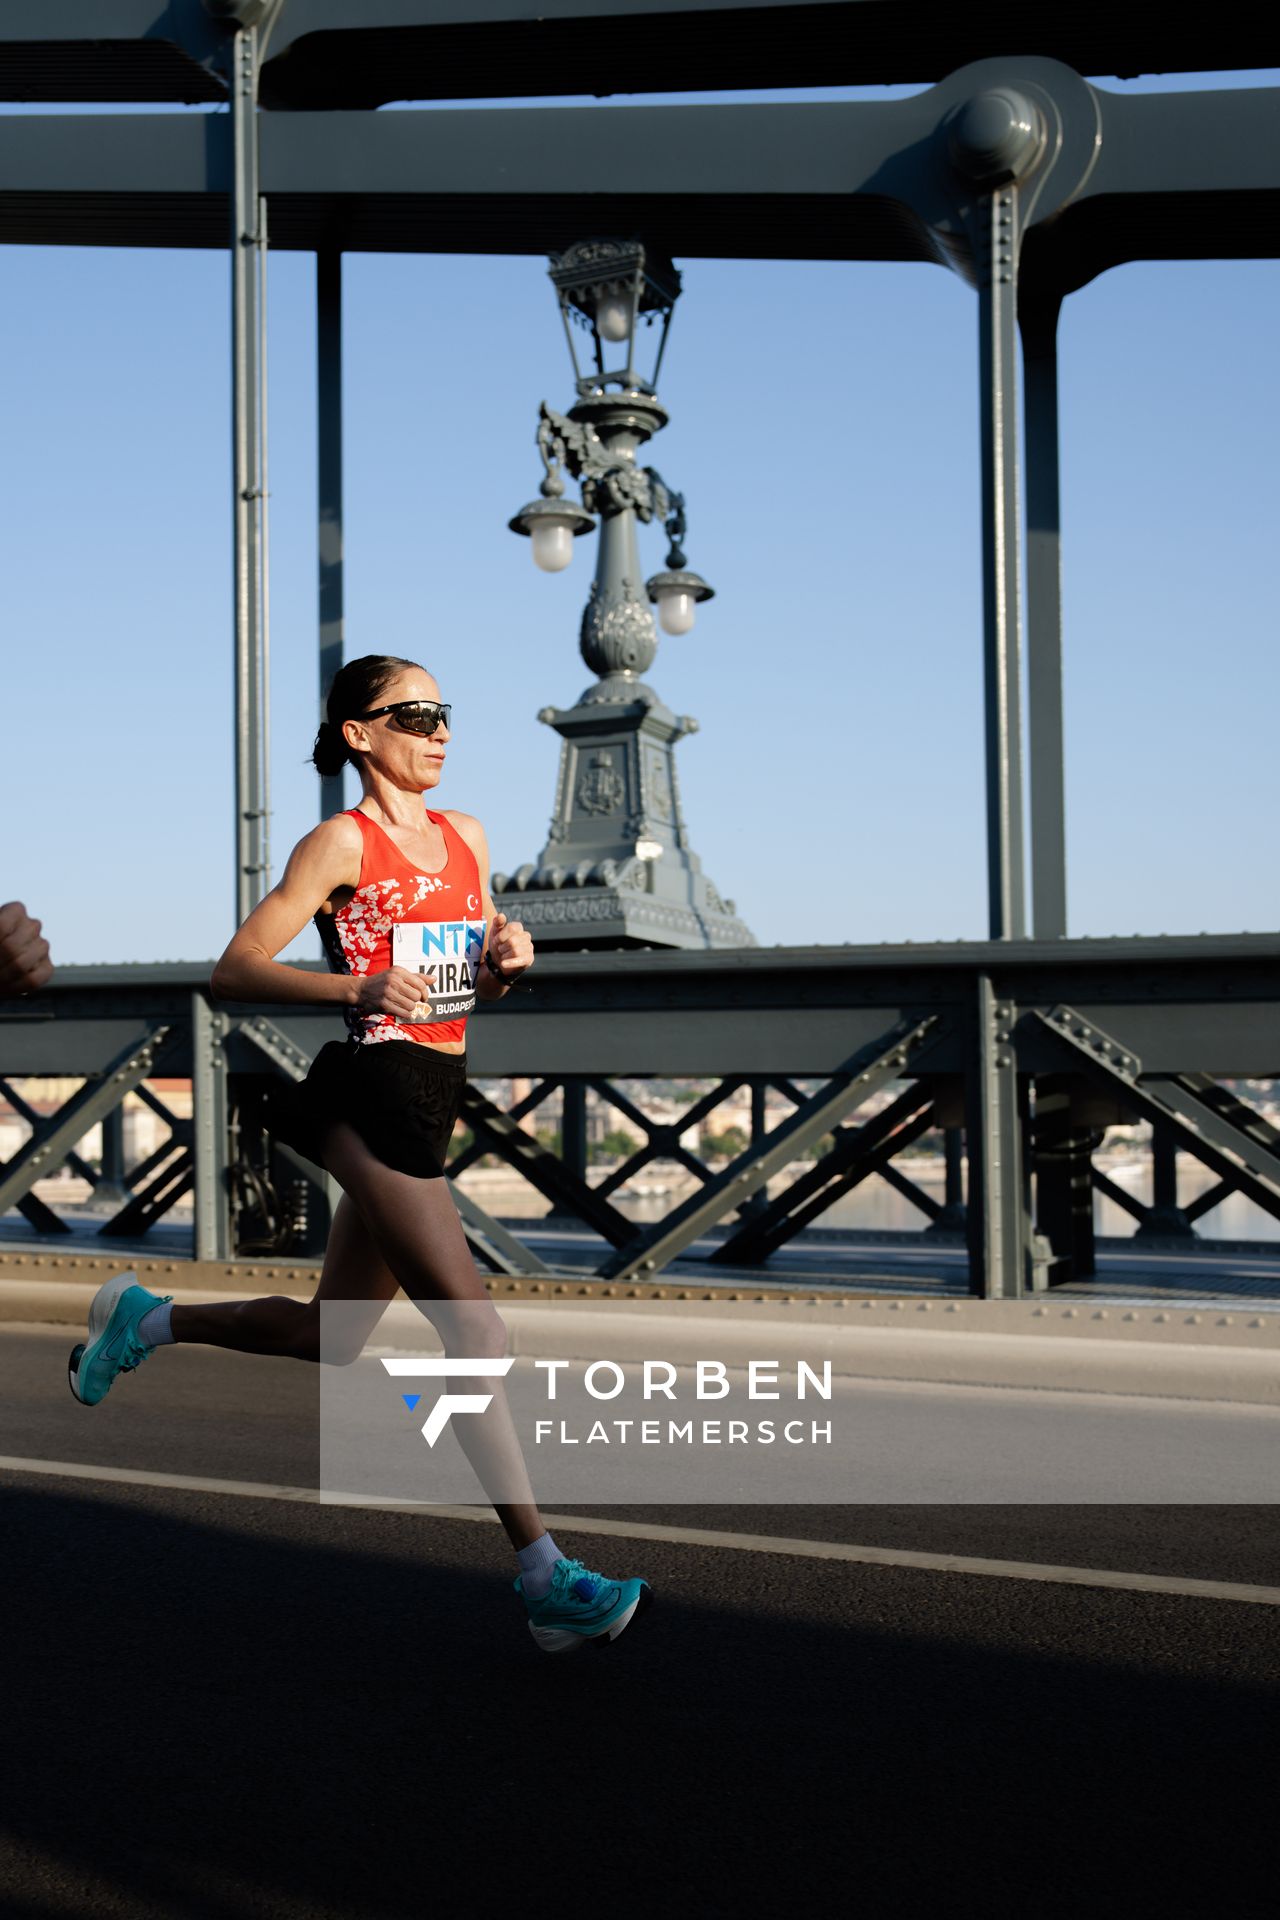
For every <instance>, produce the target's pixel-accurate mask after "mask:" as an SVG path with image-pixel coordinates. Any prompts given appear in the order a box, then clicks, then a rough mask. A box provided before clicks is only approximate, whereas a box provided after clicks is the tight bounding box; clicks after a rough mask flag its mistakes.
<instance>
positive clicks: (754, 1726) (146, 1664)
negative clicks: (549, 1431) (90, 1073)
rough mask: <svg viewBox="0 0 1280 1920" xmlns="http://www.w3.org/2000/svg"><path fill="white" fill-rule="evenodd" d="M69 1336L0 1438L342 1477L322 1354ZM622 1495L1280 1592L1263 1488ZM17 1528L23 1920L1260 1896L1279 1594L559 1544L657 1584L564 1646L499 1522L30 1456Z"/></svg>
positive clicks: (25, 1362)
mask: <svg viewBox="0 0 1280 1920" xmlns="http://www.w3.org/2000/svg"><path fill="white" fill-rule="evenodd" d="M68 1344H69V1342H68V1340H67V1338H66V1335H65V1333H62V1334H48V1333H25V1332H19V1331H11V1332H5V1333H4V1334H2V1335H0V1409H2V1410H3V1411H2V1412H0V1453H4V1454H7V1455H17V1456H21V1457H23V1458H28V1459H31V1460H33V1461H36V1460H42V1461H49V1460H55V1461H79V1462H90V1463H96V1464H99V1465H103V1466H107V1467H110V1466H113V1465H114V1466H116V1467H121V1466H129V1467H135V1468H140V1469H144V1470H147V1471H151V1472H156V1473H171V1474H175V1473H185V1474H192V1475H200V1476H204V1477H208V1478H211V1479H217V1478H224V1479H228V1480H241V1481H245V1480H252V1481H258V1482H271V1483H280V1484H284V1485H290V1486H302V1487H305V1486H308V1485H314V1484H315V1480H316V1464H317V1462H316V1436H315V1416H316V1409H317V1404H318V1380H317V1375H316V1372H315V1370H313V1369H309V1368H305V1367H302V1366H298V1365H290V1364H288V1363H277V1362H271V1361H264V1360H256V1359H250V1358H243V1357H240V1356H234V1355H228V1354H222V1353H215V1352H209V1351H204V1350H196V1349H187V1350H184V1351H183V1352H181V1353H169V1352H166V1353H163V1354H160V1355H157V1356H156V1357H155V1359H153V1360H151V1361H149V1362H148V1363H147V1365H146V1367H145V1368H144V1369H143V1370H141V1371H140V1372H139V1373H138V1374H137V1375H136V1376H134V1377H133V1378H131V1379H127V1380H124V1381H122V1382H121V1383H120V1384H119V1386H118V1388H117V1389H116V1390H115V1392H113V1395H112V1397H111V1399H110V1400H109V1401H108V1402H106V1403H105V1404H104V1405H103V1406H102V1407H101V1408H98V1409H94V1410H89V1409H85V1408H82V1407H79V1406H78V1405H77V1404H76V1403H75V1402H74V1401H73V1400H72V1399H71V1397H70V1395H69V1394H68V1392H67V1389H66V1385H65V1376H64V1371H63V1361H64V1357H65V1355H64V1349H65V1348H66V1347H67V1345H68ZM583 1511H585V1510H583ZM611 1511H612V1517H614V1518H617V1517H619V1516H618V1513H617V1510H611ZM627 1512H628V1514H629V1515H630V1517H631V1518H632V1519H642V1518H643V1519H647V1520H650V1521H669V1522H671V1523H672V1524H673V1525H675V1526H688V1525H690V1524H692V1525H696V1526H704V1527H715V1528H720V1529H724V1530H725V1531H728V1532H738V1531H742V1530H749V1531H751V1532H755V1533H773V1534H775V1535H782V1536H785V1537H789V1538H798V1537H803V1538H805V1539H809V1540H820V1539H821V1540H835V1541H840V1540H843V1541H851V1542H859V1543H863V1544H879V1545H884V1546H894V1547H908V1548H914V1549H917V1550H921V1551H939V1552H951V1553H964V1554H973V1555H982V1556H986V1557H990V1558H997V1559H1006V1560H1018V1561H1038V1562H1050V1563H1054V1564H1065V1565H1071V1566H1077V1567H1090V1568H1101V1569H1107V1570H1110V1571H1112V1572H1117V1571H1119V1572H1136V1573H1144V1572H1146V1573H1164V1574H1172V1575H1181V1576H1187V1577H1191V1578H1199V1579H1214V1580H1223V1581H1235V1582H1253V1583H1258V1584H1264V1585H1270V1586H1277V1585H1280V1519H1278V1517H1277V1509H1276V1508H1274V1507H1267V1506H1251V1507H1241V1506H1224V1507H1195V1508H1187V1507H1159V1508H1150V1507H1145V1508H1144V1507H1117V1508H1108V1507H1099V1506H1088V1507H1071V1506H1042V1505H1036V1506H1024V1507H1003V1506H982V1507H975V1506H947V1507H922V1506H895V1507H889V1506H863V1507H843V1508H833V1507H822V1508H808V1509H806V1508H795V1507H786V1508H779V1509H776V1510H767V1509H765V1510H762V1509H758V1508H750V1509H744V1508H742V1507H732V1508H726V1509H719V1510H716V1509H706V1508H698V1509H690V1508H688V1507H681V1508H678V1509H669V1510H667V1511H666V1512H665V1513H656V1512H651V1511H650V1512H645V1513H643V1514H641V1513H640V1512H639V1511H637V1510H630V1509H629V1510H627ZM0 1517H2V1521H3V1530H2V1533H0V1540H2V1542H3V1553H4V1579H3V1593H4V1601H5V1613H6V1631H5V1633H4V1635H3V1639H2V1641H0V1645H2V1646H3V1668H2V1669H0V1687H2V1692H0V1701H2V1702H3V1725H4V1729H5V1740H4V1748H3V1757H2V1758H0V1767H3V1771H4V1778H3V1782H2V1785H3V1793H2V1795H0V1889H2V1890H3V1891H2V1895H0V1899H2V1910H3V1912H4V1914H5V1915H10V1914H12V1915H15V1916H31V1917H32V1920H34V1916H37V1915H39V1916H44V1915H55V1914H58V1915H63V1914H92V1915H98V1914H103V1915H130V1916H133V1915H138V1916H142V1917H143V1920H150V1917H151V1916H156V1917H157V1920H160V1917H162V1916H163V1917H166V1920H167V1917H168V1916H174V1915H181V1916H186V1915H192V1916H217V1917H218V1920H222V1917H224V1916H225V1917H227V1920H230V1917H231V1916H239V1915H255V1916H256V1915H271V1916H277V1915H278V1916H287V1917H288V1920H292V1917H293V1916H311V1915H316V1916H323V1917H324V1920H329V1917H330V1916H334V1917H336V1916H343V1917H344V1920H345V1917H346V1916H366V1915H367V1916H371V1917H374V1920H381V1917H382V1916H384V1915H385V1916H388V1917H390V1916H393V1915H394V1916H397V1920H399V1917H400V1916H404V1915H406V1914H419V1913H428V1912H431V1913H434V1912H436V1911H437V1910H439V1909H440V1907H441V1906H442V1904H443V1905H445V1906H447V1905H448V1904H450V1903H452V1902H460V1901H464V1900H465V1901H466V1903H467V1905H468V1907H469V1908H474V1909H478V1910H479V1911H481V1912H485V1911H487V1910H488V1909H489V1908H490V1907H497V1906H502V1907H507V1906H510V1905H512V1904H514V1905H516V1906H518V1907H521V1908H524V1909H528V1908H529V1907H531V1906H533V1905H535V1904H536V1905H537V1906H539V1907H542V1906H546V1905H548V1904H551V1903H554V1905H555V1906H556V1908H557V1909H561V1910H563V1909H566V1908H570V1909H577V1908H579V1907H583V1906H586V1905H587V1904H590V1905H591V1906H593V1907H596V1908H603V1909H608V1908H611V1907H616V1908H618V1909H620V1910H622V1911H626V1910H629V1909H633V1908H636V1907H641V1908H646V1909H647V1908H655V1907H656V1908H658V1909H660V1910H661V1911H662V1912H663V1913H673V1914H683V1913H686V1912H690V1913H691V1912H695V1911H696V1912H698V1913H700V1914H705V1913H715V1914H719V1913H729V1912H731V1911H732V1912H733V1913H734V1914H735V1915H737V1914H740V1913H742V1912H743V1911H744V1909H745V1910H746V1911H748V1912H753V1911H761V1912H770V1913H771V1912H774V1911H778V1912H786V1913H790V1912H791V1911H793V1910H799V1909H801V1908H803V1909H804V1910H806V1911H807V1912H809V1913H813V1912H815V1911H816V1912H819V1913H824V1914H825V1913H826V1912H828V1911H831V1910H835V1909H839V1910H841V1911H843V1910H844V1909H845V1908H847V1907H850V1906H854V1905H862V1904H863V1903H864V1902H866V1901H867V1900H868V1899H871V1900H875V1901H877V1902H878V1901H879V1900H881V1899H883V1900H886V1901H892V1904H893V1907H894V1908H895V1910H899V1911H903V1912H911V1911H914V1910H915V1909H916V1908H917V1907H922V1906H923V1905H924V1904H925V1903H926V1902H927V1903H928V1904H929V1906H930V1907H931V1908H932V1907H934V1906H937V1905H940V1904H945V1909H946V1911H947V1912H948V1913H957V1912H961V1913H964V1912H968V1911H970V1910H973V1911H978V1910H981V1911H982V1912H983V1913H985V1914H1004V1913H1010V1914H1012V1913H1014V1912H1017V1913H1018V1914H1022V1913H1023V1912H1024V1911H1025V1909H1026V1907H1027V1906H1028V1904H1030V1903H1033V1902H1034V1904H1035V1906H1036V1908H1037V1910H1040V1909H1043V1908H1051V1907H1052V1905H1053V1904H1055V1903H1056V1899H1057V1897H1058V1896H1060V1895H1065V1896H1066V1897H1069V1898H1070V1899H1071V1900H1072V1901H1073V1903H1076V1902H1079V1903H1088V1904H1091V1905H1093V1906H1095V1907H1097V1908H1099V1909H1100V1910H1102V1911H1103V1912H1116V1911H1119V1910H1121V1909H1122V1908H1124V1907H1127V1906H1129V1905H1135V1904H1136V1905H1139V1906H1140V1907H1141V1909H1142V1910H1151V1909H1154V1908H1156V1907H1160V1906H1162V1907H1163V1908H1164V1909H1165V1910H1166V1911H1167V1912H1170V1913H1174V1914H1180V1913H1187V1914H1192V1913H1199V1912H1201V1911H1203V1910H1205V1908H1206V1907H1207V1905H1208V1904H1209V1902H1210V1901H1212V1902H1213V1904H1215V1905H1217V1906H1221V1905H1223V1904H1224V1903H1225V1904H1226V1905H1229V1906H1230V1907H1231V1909H1232V1911H1233V1912H1234V1913H1240V1914H1249V1913H1252V1912H1255V1911H1256V1912H1258V1913H1262V1912H1263V1911H1265V1910H1268V1907H1269V1900H1268V1897H1267V1895H1266V1893H1265V1891H1264V1889H1263V1887H1262V1883H1261V1882H1255V1880H1254V1878H1253V1876H1254V1873H1255V1872H1256V1871H1257V1870H1260V1869H1262V1868H1263V1867H1265V1866H1268V1865H1269V1855H1270V1833H1271V1830H1272V1824H1273V1823H1272V1820H1271V1815H1270V1806H1271V1802H1272V1799H1273V1796H1274V1788H1275V1761H1274V1747H1275V1740H1274V1729H1275V1724H1276V1710H1277V1705H1278V1704H1280V1609H1276V1608H1273V1607H1269V1606H1258V1605H1247V1604H1243V1603H1241V1602H1238V1601H1232V1600H1205V1599H1202V1598H1199V1597H1189V1596H1186V1595H1171V1594H1153V1593H1148V1592H1132V1591H1127V1590H1125V1589H1123V1588H1092V1587H1081V1586H1062V1585H1052V1584H1043V1583H1038V1582H1035V1581H1024V1580H1020V1579H994V1578H985V1577H981V1576H975V1575H961V1574H955V1573H945V1572H938V1571H932V1570H930V1571H922V1570H917V1569H906V1568H901V1567H882V1566H864V1565H850V1564H846V1563H840V1562H834V1561H829V1560H815V1559H806V1558H802V1557H799V1556H796V1555H790V1554H778V1555H773V1554H770V1555H762V1554H751V1553H745V1552H738V1551H734V1550H724V1549H719V1548H707V1547H700V1546H693V1545H690V1544H688V1543H685V1542H680V1541H675V1540H671V1541H667V1540H662V1541H656V1542H655V1541H651V1540H645V1541H644V1542H643V1543H636V1544H634V1545H630V1544H629V1543H627V1542H626V1541H613V1540H609V1541H604V1540H601V1539H599V1538H596V1537H590V1536H587V1535H583V1536H582V1537H580V1538H576V1539H575V1538H573V1537H572V1536H571V1535H565V1536H564V1537H562V1539H561V1544H562V1545H566V1546H568V1547H570V1549H571V1550H573V1551H577V1552H580V1553H581V1555H582V1557H583V1558H584V1559H586V1560H587V1561H588V1562H589V1564H593V1565H601V1566H603V1567H605V1568H606V1570H608V1571H614V1572H627V1571H640V1572H643V1573H644V1574H645V1575H646V1576H647V1577H648V1578H649V1579H650V1581H651V1582H652V1584H653V1587H654V1589H655V1593H656V1596H657V1604H656V1605H655V1607H654V1609H653V1611H652V1612H651V1613H650V1614H649V1615H648V1616H647V1617H646V1618H645V1619H644V1620H643V1621H642V1622H640V1623H639V1624H638V1625H637V1627H636V1629H635V1630H634V1632H633V1633H630V1634H628V1635H626V1636H625V1637H624V1638H623V1640H622V1641H621V1642H620V1643H619V1644H618V1645H617V1646H616V1647H615V1648H611V1649H609V1650H608V1652H607V1653H603V1654H598V1655H597V1654H590V1655H589V1654H585V1653H584V1654H582V1655H578V1656H575V1657H573V1658H572V1659H568V1660H552V1659H548V1658H546V1657H545V1656H540V1655H538V1654H537V1652H536V1650H535V1649H534V1648H533V1646H532V1644H531V1642H530V1641H529V1638H528V1636H527V1634H526V1632H525V1630H524V1626H523V1621H522V1618H521V1610H520V1607H519V1603H518V1602H517V1601H516V1600H515V1598H514V1596H513V1595H512V1594H511V1593H510V1591H509V1589H508V1585H507V1582H508V1580H509V1578H510V1576H511V1572H512V1569H511V1566H510V1564H509V1561H510V1555H509V1552H508V1550H507V1549H506V1546H505V1543H504V1541H503V1539H502V1537H501V1535H500V1533H499V1531H498V1530H497V1528H496V1527H493V1526H487V1525H476V1524H474V1523H469V1522H466V1521H459V1520H445V1519H440V1518H431V1517H424V1516H423V1515H422V1514H420V1513H387V1512H361V1511H357V1510H352V1509H334V1508H329V1507H315V1506H307V1505H299V1504H290V1503H287V1502H283V1501H271V1500H266V1499H261V1500H260V1499H258V1498H256V1497H235V1498H233V1497H229V1496H227V1495H225V1494H219V1493H216V1492H206V1491H174V1490H173V1489H170V1488H165V1487H156V1486H143V1487H125V1486H121V1485H117V1484H110V1483H106V1482H95V1481H83V1480H71V1479H60V1478H56V1477H49V1476H47V1475H41V1474H36V1473H32V1472H27V1473H23V1472H16V1473H15V1472H5V1473H3V1474H0ZM1228 1883H1229V1890H1228ZM1255 1885H1257V1887H1258V1893H1257V1895H1256V1903H1255V1895H1254V1893H1253V1891H1252V1889H1253V1887H1254V1886H1255Z"/></svg>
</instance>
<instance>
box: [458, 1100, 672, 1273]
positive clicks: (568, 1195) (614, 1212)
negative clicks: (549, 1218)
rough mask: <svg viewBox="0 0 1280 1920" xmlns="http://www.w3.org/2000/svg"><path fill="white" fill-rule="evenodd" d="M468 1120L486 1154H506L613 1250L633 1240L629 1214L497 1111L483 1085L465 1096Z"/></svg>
mask: <svg viewBox="0 0 1280 1920" xmlns="http://www.w3.org/2000/svg"><path fill="white" fill-rule="evenodd" d="M462 1117H463V1119H464V1120H465V1121H466V1122H467V1125H468V1126H469V1127H470V1128H471V1131H472V1132H473V1133H474V1135H475V1136H476V1139H477V1140H479V1139H481V1138H483V1139H484V1140H485V1142H486V1148H485V1151H486V1152H489V1153H498V1154H501V1156H502V1158H503V1159H504V1160H505V1161H506V1162H507V1164H508V1166H511V1167H513V1168H514V1169H515V1171H516V1172H517V1173H519V1174H521V1175H522V1176H523V1178H524V1179H526V1180H527V1181H528V1182H529V1184H530V1186H531V1187H536V1188H537V1190H538V1192H539V1193H540V1194H542V1196H543V1198H544V1199H547V1200H549V1201H550V1202H551V1204H552V1206H553V1207H557V1208H562V1209H563V1210H565V1211H566V1212H569V1213H573V1214H576V1215H577V1216H578V1218H579V1219H580V1220H583V1221H585V1222H586V1224H587V1226H589V1227H592V1228H594V1230H595V1231H596V1232H597V1233H598V1234H601V1235H603V1237H604V1238H605V1239H606V1240H607V1241H608V1242H609V1244H610V1245H611V1246H614V1247H618V1246H621V1245H623V1244H624V1242H626V1241H628V1240H630V1238H631V1236H632V1234H633V1233H634V1231H635V1229H634V1227H633V1226H632V1224H631V1222H630V1220H628V1219H627V1218H626V1216H625V1214H621V1213H619V1212H618V1209H617V1208H616V1207H613V1206H610V1204H609V1202H608V1201H607V1200H602V1199H601V1198H600V1196H599V1195H598V1194H597V1193H596V1192H595V1190H594V1188H592V1187H589V1186H588V1185H587V1183H586V1181H585V1180H583V1179H581V1178H580V1177H579V1176H578V1175H577V1174H576V1173H574V1172H573V1171H572V1169H571V1168H569V1167H566V1166H565V1164H564V1162H563V1160H557V1159H556V1156H555V1155H554V1154H553V1153H548V1152H547V1150H546V1148H545V1147H542V1146H539V1144H538V1142H537V1141H536V1140H534V1139H533V1138H531V1136H530V1135H529V1134H527V1133H526V1132H525V1131H524V1129H523V1128H522V1127H520V1126H518V1125H517V1124H516V1122H515V1121H514V1120H513V1119H512V1118H511V1115H510V1114H509V1113H504V1112H503V1111H502V1109H501V1107H495V1106H494V1104H493V1102H492V1101H491V1100H486V1098H485V1096H484V1095H483V1094H482V1093H481V1092H480V1091H479V1089H478V1088H477V1087H470V1086H469V1087H468V1088H467V1089H466V1091H465V1092H464V1094H463V1096H462Z"/></svg>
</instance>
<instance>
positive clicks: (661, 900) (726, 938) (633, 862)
mask: <svg viewBox="0 0 1280 1920" xmlns="http://www.w3.org/2000/svg"><path fill="white" fill-rule="evenodd" d="M595 598H596V596H595V595H594V593H593V596H592V599H593V602H594V601H595ZM633 604H634V606H635V609H636V613H637V614H638V615H642V616H643V618H644V619H646V620H648V622H649V627H650V630H652V626H653V620H652V616H651V615H650V613H649V610H648V608H647V607H645V606H643V604H642V603H640V602H639V601H636V602H634V603H633ZM589 615H590V607H589V608H588V617H589ZM635 624H636V625H637V626H638V622H636V623H635ZM584 625H585V621H584ZM655 645H656V642H655V641H654V640H653V638H652V631H651V636H650V658H652V651H653V647H654V646H655ZM538 718H539V719H540V720H543V721H545V722H546V724H547V725H548V726H552V727H554V728H555V730H556V732H557V733H558V734H559V735H560V738H561V741H562V743H563V744H562V746H561V748H560V776H559V780H558V783H557V787H556V810H555V815H554V817H553V819H552V822H551V831H550V833H549V835H548V838H547V844H546V846H545V847H544V848H543V849H542V852H541V853H540V854H539V856H538V860H537V864H536V865H529V866H524V867H521V868H519V869H518V871H517V872H515V873H513V874H510V875H506V874H495V875H494V877H493V893H494V898H495V900H496V902H497V904H498V906H499V907H500V908H501V910H502V912H503V913H505V914H508V915H509V916H510V917H511V918H512V919H515V920H522V921H523V922H524V924H525V926H526V927H528V929H529V931H530V932H531V933H532V935H533V937H534V939H535V940H536V941H537V943H538V945H539V947H541V948H542V949H543V950H544V951H546V950H554V949H555V948H557V947H571V948H580V947H638V946H645V947H702V948H706V947H720V948H732V947H753V946H754V945H755V944H756V943H755V937H754V935H753V934H752V933H751V932H750V931H749V930H748V928H746V927H745V926H744V925H743V923H742V921H741V920H739V919H738V918H737V916H736V914H735V912H734V903H733V901H732V900H722V899H721V897H720V895H719V894H718V893H717V891H716V889H715V887H714V886H713V885H712V884H711V882H710V880H708V878H707V876H706V874H704V873H703V871H702V862H701V861H700V860H699V858H698V856H697V854H696V853H694V851H693V849H692V848H691V847H690V845H689V838H688V834H687V832H686V829H685V824H684V816H683V813H682V811H681V806H680V789H679V786H678V784H677V780H676V768H675V756H674V748H675V744H676V742H677V740H681V739H683V737H684V736H685V734H687V733H695V732H696V731H697V725H698V723H697V721H696V720H691V719H689V718H687V717H683V716H682V717H680V718H677V716H676V715H675V714H674V713H672V711H671V709H670V708H669V707H667V706H664V704H663V702H662V701H661V700H660V699H659V698H658V695H657V694H656V693H655V692H654V691H653V689H652V687H648V686H646V685H645V683H644V682H643V681H642V680H640V679H638V678H637V676H636V675H635V673H634V672H627V671H622V672H618V673H611V674H606V675H605V676H604V677H603V678H602V679H601V680H600V681H599V682H598V684H597V685H595V686H593V687H589V688H588V689H587V690H586V692H585V693H584V694H583V695H582V698H581V699H580V700H579V701H578V703H577V705H576V706H573V707H569V708H559V707H544V708H543V709H542V712H541V713H540V714H539V715H538Z"/></svg>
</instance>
